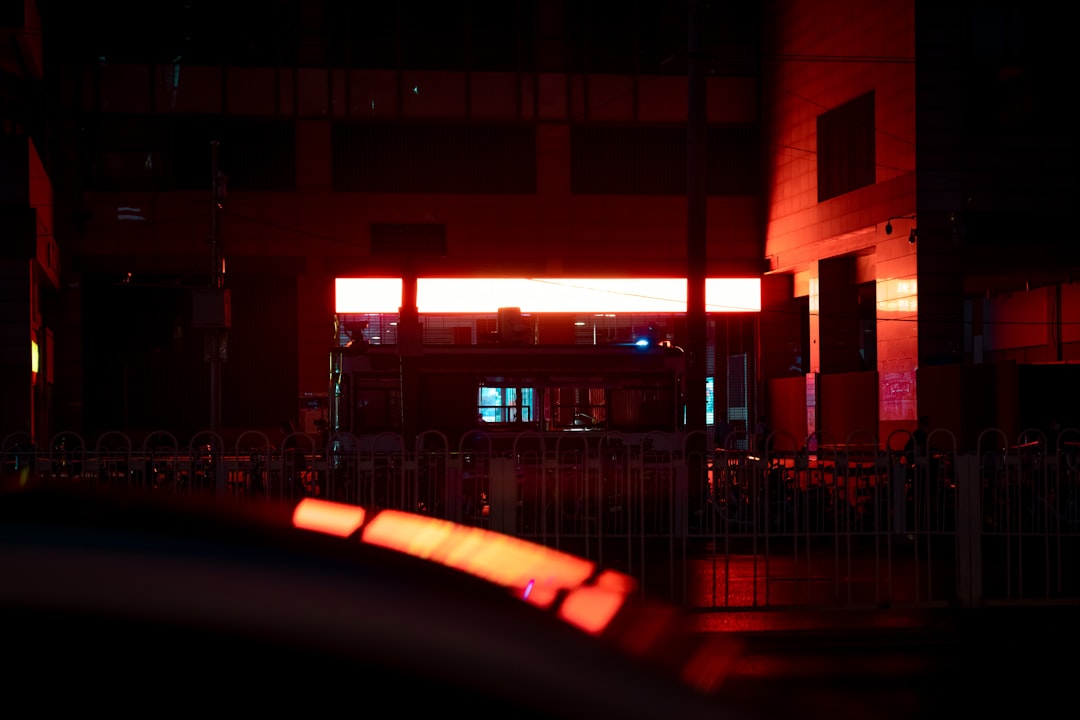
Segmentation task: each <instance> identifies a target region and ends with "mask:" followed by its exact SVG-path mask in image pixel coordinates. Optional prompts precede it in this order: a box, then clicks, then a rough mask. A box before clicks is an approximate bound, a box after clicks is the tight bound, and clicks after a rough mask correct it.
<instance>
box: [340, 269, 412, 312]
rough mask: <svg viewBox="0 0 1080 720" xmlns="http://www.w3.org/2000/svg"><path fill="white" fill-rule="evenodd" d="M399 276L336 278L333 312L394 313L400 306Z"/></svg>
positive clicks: (400, 284)
mask: <svg viewBox="0 0 1080 720" xmlns="http://www.w3.org/2000/svg"><path fill="white" fill-rule="evenodd" d="M401 289H402V283H401V278H337V280H335V281H334V312H336V313H341V314H344V313H396V312H397V311H398V309H399V308H400V307H401Z"/></svg>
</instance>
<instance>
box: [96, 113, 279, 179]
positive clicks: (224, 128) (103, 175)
mask: <svg viewBox="0 0 1080 720" xmlns="http://www.w3.org/2000/svg"><path fill="white" fill-rule="evenodd" d="M82 140H83V144H82V146H81V156H82V169H83V179H84V182H85V184H86V187H87V188H88V189H91V190H102V191H116V190H203V189H205V190H209V189H210V168H211V165H212V162H213V152H212V149H211V145H210V142H211V141H212V140H217V141H218V142H219V143H220V144H219V146H218V150H219V154H218V165H219V168H220V169H221V171H222V172H224V173H225V175H226V176H227V177H228V187H229V188H231V189H234V190H263V191H267V190H284V191H288V190H292V189H294V188H295V186H296V138H295V129H294V125H293V123H292V122H291V121H282V120H269V121H266V120H238V119H228V118H220V117H209V116H190V117H183V116H167V115H119V114H99V115H97V116H96V117H95V118H94V120H93V122H92V123H88V124H87V125H86V126H85V127H84V128H83V130H82Z"/></svg>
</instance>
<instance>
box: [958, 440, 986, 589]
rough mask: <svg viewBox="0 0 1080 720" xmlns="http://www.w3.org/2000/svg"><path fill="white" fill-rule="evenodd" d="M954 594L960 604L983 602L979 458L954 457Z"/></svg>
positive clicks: (967, 455) (968, 454)
mask: <svg viewBox="0 0 1080 720" xmlns="http://www.w3.org/2000/svg"><path fill="white" fill-rule="evenodd" d="M955 463H956V466H955V473H956V476H955V479H956V496H957V497H956V585H957V587H956V594H957V599H958V600H959V602H960V604H961V606H963V607H976V606H978V605H981V604H982V482H981V481H980V476H979V459H978V458H977V457H975V456H974V455H972V454H970V453H967V454H960V453H958V454H957V455H956V457H955Z"/></svg>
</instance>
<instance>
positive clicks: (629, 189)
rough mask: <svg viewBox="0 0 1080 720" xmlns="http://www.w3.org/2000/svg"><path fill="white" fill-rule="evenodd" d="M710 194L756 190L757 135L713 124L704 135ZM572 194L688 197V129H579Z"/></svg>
mask: <svg viewBox="0 0 1080 720" xmlns="http://www.w3.org/2000/svg"><path fill="white" fill-rule="evenodd" d="M705 142H706V150H705V152H706V154H707V157H708V160H707V163H708V179H707V185H706V192H707V193H708V194H709V195H752V194H754V193H756V192H758V178H759V177H760V170H759V167H760V162H759V157H760V156H759V153H758V132H757V130H756V129H754V128H751V127H743V126H713V127H710V128H708V130H707V134H706V141H705ZM570 143H571V150H570V152H571V173H572V176H571V187H572V190H573V192H574V193H577V194H582V195H588V194H620V195H684V194H685V193H686V172H687V168H686V129H685V128H684V127H681V126H680V127H625V126H585V125H581V126H577V127H574V128H573V130H572V131H571V135H570Z"/></svg>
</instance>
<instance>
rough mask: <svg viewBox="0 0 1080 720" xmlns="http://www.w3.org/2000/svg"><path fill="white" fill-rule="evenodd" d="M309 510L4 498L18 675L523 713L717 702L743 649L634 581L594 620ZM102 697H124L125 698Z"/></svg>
mask: <svg viewBox="0 0 1080 720" xmlns="http://www.w3.org/2000/svg"><path fill="white" fill-rule="evenodd" d="M306 507H307V511H308V515H307V518H308V519H307V523H308V524H309V525H310V524H311V515H310V511H311V510H312V506H311V505H310V504H309V505H307V506H306ZM299 508H300V506H298V505H295V504H274V503H261V504H252V503H250V502H247V503H242V502H231V501H230V502H223V501H222V500H221V499H215V500H213V501H212V502H208V501H206V500H204V499H201V498H175V497H169V498H162V497H159V496H153V495H146V494H131V493H125V494H116V493H101V492H94V491H88V490H87V489H86V488H72V487H64V488H23V489H20V490H19V491H18V492H5V493H2V494H0V572H2V573H3V577H5V582H4V583H2V584H0V607H2V608H3V609H4V612H3V613H2V614H0V617H3V618H4V620H3V621H2V622H3V625H2V632H3V633H4V636H5V638H6V641H5V643H6V645H7V646H8V647H9V648H10V650H9V652H14V653H16V655H17V657H20V658H22V659H23V664H22V665H20V669H21V671H17V672H16V673H15V674H14V675H13V676H11V677H9V680H17V681H18V682H14V683H12V687H14V688H16V689H17V690H20V691H25V692H26V693H27V694H28V695H29V694H30V690H31V688H34V687H35V686H36V684H37V683H38V682H48V683H49V684H50V685H56V684H57V683H61V682H62V683H66V684H68V685H69V686H70V685H71V684H75V686H78V685H80V684H81V685H85V686H86V687H87V688H91V689H94V688H96V689H98V690H100V689H101V688H102V687H105V686H107V684H108V683H109V682H121V683H122V684H123V685H124V686H128V685H129V684H130V686H132V687H135V688H140V689H141V690H146V691H150V690H151V689H153V690H154V691H155V692H165V693H170V692H172V691H176V690H178V689H180V688H182V689H183V690H184V693H183V694H182V697H183V698H186V701H187V702H192V703H197V702H200V700H199V698H202V697H203V696H204V694H205V695H206V698H211V697H219V698H221V697H224V698H226V699H228V700H229V701H231V702H238V703H241V705H242V706H243V707H245V708H249V709H254V708H256V707H265V708H268V709H273V708H279V707H281V706H282V704H284V703H296V704H298V705H297V706H302V707H308V708H313V707H318V706H320V705H324V704H325V706H326V707H328V708H329V707H333V705H332V702H331V701H342V700H344V699H348V698H356V697H358V696H361V697H362V696H371V697H372V698H383V699H389V700H391V701H393V700H394V699H395V698H396V699H397V700H400V701H401V702H403V703H406V705H404V706H403V708H411V709H413V710H418V709H430V710H432V711H440V710H445V709H447V708H448V707H454V706H458V705H461V704H472V703H479V704H481V705H482V706H483V707H485V708H487V709H489V710H493V709H496V708H501V709H502V710H505V711H507V712H514V713H516V714H518V715H524V716H526V717H595V716H596V714H597V713H603V714H613V713H619V714H620V715H621V716H622V717H655V716H656V713H657V712H658V708H663V714H669V713H671V714H674V713H676V712H677V713H678V714H679V715H681V716H683V717H719V716H720V715H719V714H718V710H719V709H720V707H721V705H720V703H719V702H718V700H717V698H716V697H715V695H714V694H713V693H710V692H708V691H707V690H708V688H707V687H703V685H708V684H709V683H711V682H714V681H715V679H716V676H717V675H718V674H720V673H722V667H723V663H724V661H725V658H726V657H728V656H725V654H724V652H725V651H724V649H722V648H720V649H717V648H713V649H712V651H711V652H703V651H702V646H700V644H698V645H695V646H694V649H693V650H691V651H687V649H686V648H688V647H690V645H689V644H688V642H689V640H690V636H689V635H686V634H683V633H682V632H681V629H680V627H679V626H678V625H677V623H675V622H673V619H674V618H677V617H678V614H677V613H675V612H673V611H672V609H671V608H667V607H658V606H655V605H650V604H647V603H637V602H636V601H635V599H634V597H633V596H631V595H625V596H624V600H625V602H624V603H623V604H622V605H621V606H620V608H619V611H618V612H617V613H615V614H613V615H611V617H610V618H609V620H608V621H607V622H606V624H605V625H604V626H603V627H600V628H596V627H593V628H591V629H586V628H583V627H582V626H581V625H580V624H576V623H574V622H568V621H567V618H566V617H565V615H560V612H559V608H558V603H556V602H555V601H552V602H550V603H546V604H543V603H541V604H537V603H535V602H529V601H528V599H527V598H525V597H523V596H522V594H521V593H519V592H517V591H515V589H513V588H508V587H507V586H506V585H504V584H499V583H498V582H493V581H492V580H491V579H490V578H488V579H485V578H481V577H477V576H475V574H471V573H469V572H464V571H462V570H461V569H458V568H453V567H450V566H448V565H447V564H446V563H445V562H439V561H437V560H436V559H433V558H432V557H431V556H430V553H431V550H430V547H429V549H428V551H427V552H428V553H429V556H428V557H418V556H416V555H415V554H410V553H409V552H404V551H402V550H401V549H400V548H390V547H385V546H383V545H380V544H376V543H373V542H365V541H363V537H362V535H363V532H360V530H361V527H362V528H363V529H369V530H370V528H372V527H378V524H377V523H374V521H375V519H376V518H378V516H379V513H368V515H367V517H366V520H365V522H364V523H363V524H362V526H361V527H358V528H357V531H356V532H350V533H348V534H347V535H341V534H340V533H339V534H333V533H327V532H321V531H316V530H313V529H312V528H311V527H305V526H304V525H305V521H304V520H303V516H304V512H301V511H300V509H299ZM317 509H321V510H332V509H333V508H330V507H327V506H320V507H319V508H317ZM343 511H346V512H348V511H350V510H349V508H348V507H346V508H343ZM388 518H390V519H393V518H394V516H392V515H389V516H383V520H382V521H380V522H382V523H383V527H384V529H385V527H386V522H387V519H388ZM398 519H399V520H405V521H406V522H407V524H408V523H409V522H412V521H411V519H408V518H398ZM445 522H446V521H434V524H433V525H432V527H434V528H437V529H439V530H440V531H446V530H447V529H448V526H447V525H444V524H443V523H445ZM373 523H374V524H373ZM450 526H454V524H450ZM454 527H460V526H454ZM413 530H415V527H414V528H413ZM377 535H378V533H372V534H370V536H371V537H375V536H377ZM470 537H472V536H470ZM488 539H489V540H490V539H491V538H488ZM473 540H475V537H474V538H473ZM429 545H430V544H429ZM514 547H515V548H516V549H517V550H518V551H520V550H521V549H522V548H521V546H516V545H515V546H514ZM536 547H537V548H538V550H539V551H540V553H539V554H540V556H547V553H548V550H547V549H544V548H540V547H539V546H536ZM550 557H556V556H550ZM597 576H598V574H596V573H594V574H592V575H590V577H589V578H588V579H586V580H585V581H583V582H586V583H592V584H593V585H594V586H595V584H596V582H595V578H596V577H597ZM620 592H623V591H622V590H620ZM557 594H558V595H559V596H560V597H561V598H566V597H567V596H569V595H570V594H572V593H570V592H569V591H568V589H567V588H561V589H559V590H558V592H557ZM658 618H659V620H658ZM643 638H644V639H645V640H643ZM650 638H651V639H650ZM672 648H678V650H679V653H678V654H677V655H676V654H672V652H670V651H671V649H672ZM689 657H693V658H695V659H696V660H695V662H694V663H689V662H684V660H686V658H689ZM58 660H59V662H57V661H58ZM43 667H47V668H48V669H49V670H48V672H45V673H42V672H40V670H41V668H43ZM702 668H704V672H705V673H706V676H707V678H706V680H705V682H704V683H702V682H698V681H697V680H700V678H701V673H702V672H703V670H702ZM718 668H720V670H718ZM694 673H696V675H694ZM245 678H248V679H249V680H246V681H245V680H244V679H245ZM245 682H255V683H256V685H254V686H252V685H250V684H248V685H245V684H244V683H245ZM253 687H254V688H257V691H253V689H252V688H253ZM391 688H396V689H394V690H393V691H392V692H391V690H390V689H391ZM402 688H404V691H403V690H402ZM410 688H411V689H410ZM234 690H239V692H234ZM211 691H213V692H211ZM139 694H140V695H141V692H140V693H139ZM397 694H400V697H397ZM30 697H31V698H33V699H34V700H35V701H36V702H37V703H38V704H39V705H40V704H41V703H42V702H44V701H45V699H48V700H49V701H51V702H54V703H55V702H60V696H58V695H55V694H51V695H50V694H48V693H46V694H33V695H30ZM75 697H78V698H79V700H78V701H77V703H78V706H79V707H81V708H86V707H87V703H88V702H90V700H89V698H88V697H87V696H78V695H76V696H75ZM106 697H107V698H108V700H107V702H103V703H102V704H101V707H102V708H103V709H109V710H113V711H118V710H119V711H122V710H123V709H124V707H123V705H124V703H123V701H124V700H125V699H127V698H128V696H127V695H124V694H120V695H116V694H115V693H114V694H108V695H107V696H106ZM131 699H132V701H133V702H134V699H133V698H131ZM180 701H181V696H179V695H178V696H177V697H176V698H175V699H174V702H180ZM90 704H91V705H92V704H93V703H92V702H90ZM130 709H131V710H133V711H136V710H137V709H138V708H137V707H135V708H130Z"/></svg>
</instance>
